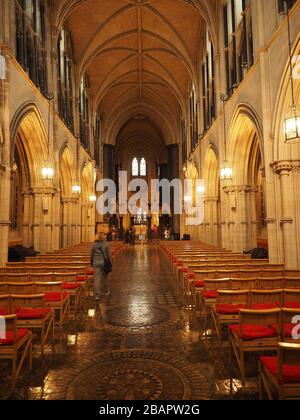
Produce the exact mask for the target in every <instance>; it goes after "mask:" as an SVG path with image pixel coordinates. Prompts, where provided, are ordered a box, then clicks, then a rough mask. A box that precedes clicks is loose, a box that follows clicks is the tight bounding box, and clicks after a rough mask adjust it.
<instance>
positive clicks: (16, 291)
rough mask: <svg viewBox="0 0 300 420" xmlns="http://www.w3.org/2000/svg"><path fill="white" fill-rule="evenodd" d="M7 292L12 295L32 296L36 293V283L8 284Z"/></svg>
mask: <svg viewBox="0 0 300 420" xmlns="http://www.w3.org/2000/svg"><path fill="white" fill-rule="evenodd" d="M6 292H7V293H8V294H10V295H30V294H33V293H34V283H33V282H27V283H17V282H16V283H9V282H7V283H6Z"/></svg>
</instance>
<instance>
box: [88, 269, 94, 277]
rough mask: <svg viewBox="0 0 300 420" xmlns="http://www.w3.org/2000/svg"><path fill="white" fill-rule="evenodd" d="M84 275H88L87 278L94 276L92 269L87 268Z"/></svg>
mask: <svg viewBox="0 0 300 420" xmlns="http://www.w3.org/2000/svg"><path fill="white" fill-rule="evenodd" d="M86 274H88V275H89V276H91V275H93V274H95V270H94V269H93V268H88V269H87V270H86Z"/></svg>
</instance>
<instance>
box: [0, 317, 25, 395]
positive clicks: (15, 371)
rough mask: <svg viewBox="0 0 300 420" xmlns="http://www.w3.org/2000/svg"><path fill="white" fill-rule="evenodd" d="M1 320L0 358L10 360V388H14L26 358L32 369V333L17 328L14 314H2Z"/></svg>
mask: <svg viewBox="0 0 300 420" xmlns="http://www.w3.org/2000/svg"><path fill="white" fill-rule="evenodd" d="M2 322H4V323H5V338H4V337H0V360H11V361H12V374H11V388H12V390H14V388H15V385H16V381H17V379H18V377H19V375H20V372H21V369H22V367H23V364H24V361H25V359H26V358H28V364H29V369H30V370H31V369H32V333H31V332H30V331H28V330H27V329H18V328H17V317H16V315H7V316H4V317H3V318H2Z"/></svg>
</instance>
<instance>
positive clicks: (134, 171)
mask: <svg viewBox="0 0 300 420" xmlns="http://www.w3.org/2000/svg"><path fill="white" fill-rule="evenodd" d="M138 175H139V163H138V160H137V158H134V159H133V161H132V176H138Z"/></svg>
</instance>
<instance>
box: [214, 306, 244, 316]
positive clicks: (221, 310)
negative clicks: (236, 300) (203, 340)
mask: <svg viewBox="0 0 300 420" xmlns="http://www.w3.org/2000/svg"><path fill="white" fill-rule="evenodd" d="M240 309H246V305H243V304H238V305H232V304H227V303H221V304H220V305H217V306H216V311H217V313H218V314H221V315H238V314H239V313H240Z"/></svg>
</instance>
